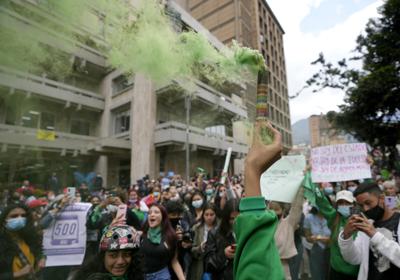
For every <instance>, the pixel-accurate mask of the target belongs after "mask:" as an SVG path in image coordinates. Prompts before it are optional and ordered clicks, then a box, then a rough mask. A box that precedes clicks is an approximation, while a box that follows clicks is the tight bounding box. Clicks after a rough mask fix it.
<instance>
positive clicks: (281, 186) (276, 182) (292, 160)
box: [260, 155, 306, 203]
mask: <svg viewBox="0 0 400 280" xmlns="http://www.w3.org/2000/svg"><path fill="white" fill-rule="evenodd" d="M305 168H306V158H305V157H304V156H303V155H298V156H283V157H282V158H281V159H280V160H278V161H277V162H275V163H274V165H272V166H271V167H270V168H269V169H268V170H267V171H265V172H264V173H263V175H262V176H261V178H260V185H261V193H262V195H263V196H264V197H265V199H266V200H273V201H280V202H287V203H292V202H293V199H294V198H295V196H296V193H297V191H298V189H299V187H300V185H301V183H302V181H303V178H304V170H305Z"/></svg>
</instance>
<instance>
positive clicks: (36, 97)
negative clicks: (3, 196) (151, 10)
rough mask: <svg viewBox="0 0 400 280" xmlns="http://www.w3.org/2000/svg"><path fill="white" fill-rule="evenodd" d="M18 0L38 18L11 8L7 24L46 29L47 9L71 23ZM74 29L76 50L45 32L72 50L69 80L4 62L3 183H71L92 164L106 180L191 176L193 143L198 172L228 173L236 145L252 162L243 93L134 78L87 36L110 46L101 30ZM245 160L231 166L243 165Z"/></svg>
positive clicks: (0, 116) (54, 43)
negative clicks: (239, 127) (244, 134)
mask: <svg viewBox="0 0 400 280" xmlns="http://www.w3.org/2000/svg"><path fill="white" fill-rule="evenodd" d="M21 3H25V4H21ZM15 5H17V6H18V5H26V6H24V7H23V8H24V9H25V8H26V9H31V11H34V12H37V16H36V17H35V19H33V18H26V17H24V16H23V15H21V14H18V13H17V11H18V9H16V10H12V11H11V10H8V8H7V7H4V8H2V9H1V11H0V17H2V18H3V19H7V20H3V21H0V28H5V27H7V28H14V27H18V26H21V24H22V23H23V26H24V28H27V29H28V30H29V29H32V30H36V29H40V30H45V28H44V27H43V26H42V25H41V23H40V17H42V16H45V17H46V20H50V21H51V22H52V24H54V26H57V25H60V24H63V23H62V22H60V21H59V20H57V19H55V18H52V17H51V16H49V15H47V14H46V13H43V11H39V10H38V9H37V7H35V2H34V1H29V3H28V2H20V1H15ZM171 6H172V7H173V8H174V9H175V12H177V13H178V14H179V16H180V18H181V19H182V25H183V26H184V27H185V28H186V29H192V30H195V31H197V32H203V33H204V34H206V35H207V38H208V39H209V41H210V42H211V43H212V44H213V45H214V46H215V47H216V48H220V47H221V46H223V45H222V44H221V43H220V42H219V41H218V39H216V38H215V37H214V36H212V35H211V34H210V33H208V31H207V30H206V29H205V28H204V27H203V26H202V25H201V24H200V23H199V22H197V21H196V20H194V19H193V17H192V16H190V14H189V13H187V12H186V11H185V10H183V9H182V8H180V7H179V6H178V5H176V4H175V3H174V2H171ZM19 8H22V7H19ZM21 10H23V9H21ZM35 20H38V21H35ZM10 23H12V24H11V25H10ZM4 24H7V26H3V25H4ZM71 28H72V31H73V32H75V33H77V34H80V35H82V36H81V38H82V41H74V42H73V44H74V48H68V47H66V46H65V45H63V44H62V43H60V41H59V39H58V38H56V37H55V36H56V35H55V34H53V33H51V32H50V31H48V30H46V31H44V32H48V33H46V35H48V36H44V38H45V40H46V41H45V42H43V43H44V44H46V45H48V46H49V48H52V49H54V50H56V51H59V52H62V53H64V54H67V55H69V56H70V57H71V63H72V64H73V65H74V71H73V73H72V74H71V75H70V76H69V77H68V78H66V79H63V80H57V79H54V78H52V75H51V74H52V73H43V72H41V73H37V72H36V73H35V72H28V71H27V70H21V69H20V70H16V69H13V68H10V67H7V66H4V65H1V62H0V185H8V184H10V185H11V184H14V183H16V182H21V181H22V179H25V178H28V179H30V180H31V181H32V182H33V183H34V184H37V185H41V184H45V183H46V181H47V179H48V178H49V177H50V175H51V173H52V172H56V173H57V176H58V177H59V179H60V181H61V182H62V183H63V185H65V186H66V185H71V184H72V183H73V182H74V179H73V178H74V176H75V177H81V178H83V179H82V180H84V178H85V177H87V176H88V173H89V172H93V171H95V172H99V173H100V174H101V175H102V176H103V178H104V185H105V186H111V185H117V184H121V185H127V184H129V183H130V182H135V181H136V180H137V179H140V178H142V177H143V176H144V175H146V174H149V175H150V176H151V177H156V176H158V174H159V172H166V171H169V170H172V171H174V172H176V173H180V174H182V175H185V167H186V159H185V151H186V149H189V151H190V170H189V171H190V174H193V172H194V171H195V170H196V168H197V167H202V168H203V169H205V170H207V172H208V173H210V174H211V175H218V174H220V172H221V170H222V167H223V164H224V159H225V154H226V151H227V149H228V147H232V150H233V153H232V157H233V159H243V157H244V156H245V154H246V153H247V151H248V146H247V144H246V143H244V141H242V140H240V139H241V138H240V137H239V136H237V135H236V134H235V129H234V125H235V120H237V119H241V120H246V119H247V118H248V110H247V107H246V106H245V104H244V102H243V100H242V98H241V97H240V95H241V94H240V93H235V92H233V91H229V92H221V91H219V90H217V89H215V88H212V87H211V86H209V85H207V84H206V83H204V82H202V81H199V80H198V81H196V82H195V84H194V85H193V86H192V87H191V88H190V89H187V88H185V85H186V84H185V83H182V82H180V81H171V82H170V83H169V84H166V85H163V86H156V85H155V84H154V83H153V82H152V81H150V80H148V79H146V78H145V77H144V76H143V75H141V74H137V75H135V76H132V77H126V76H125V75H123V74H122V73H121V72H120V71H119V70H118V69H111V70H110V68H109V65H108V64H107V60H106V57H105V56H104V55H103V54H102V52H101V50H99V49H97V48H96V47H94V46H93V45H90V44H88V41H89V40H87V38H89V39H90V40H96V41H98V42H100V43H101V41H102V38H101V36H95V35H94V34H91V33H90V32H88V30H87V29H85V28H83V27H80V26H71ZM178 29H179V26H178ZM15 31H16V32H17V30H15ZM78 38H80V37H78ZM188 93H190V95H188ZM187 96H190V98H187ZM187 104H190V106H187ZM187 116H189V117H190V118H189V123H187V118H186V117H187ZM43 133H44V135H43ZM187 144H188V145H187ZM241 166H242V165H240V162H239V163H238V165H237V166H231V171H233V169H234V168H235V171H236V172H238V171H239V172H240V171H241V168H242V167H241Z"/></svg>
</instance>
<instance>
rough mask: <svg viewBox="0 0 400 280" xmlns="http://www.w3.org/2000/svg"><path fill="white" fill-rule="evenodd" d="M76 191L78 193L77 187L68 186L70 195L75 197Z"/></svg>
mask: <svg viewBox="0 0 400 280" xmlns="http://www.w3.org/2000/svg"><path fill="white" fill-rule="evenodd" d="M75 193H76V188H74V187H68V188H67V194H68V195H69V197H71V198H75Z"/></svg>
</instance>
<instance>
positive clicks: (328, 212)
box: [315, 191, 359, 276]
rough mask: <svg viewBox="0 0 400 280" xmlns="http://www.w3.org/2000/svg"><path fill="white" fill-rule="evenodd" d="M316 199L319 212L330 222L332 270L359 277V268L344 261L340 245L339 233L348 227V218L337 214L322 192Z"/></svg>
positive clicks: (318, 193)
mask: <svg viewBox="0 0 400 280" xmlns="http://www.w3.org/2000/svg"><path fill="white" fill-rule="evenodd" d="M315 199H316V203H317V206H318V208H319V211H320V212H321V214H322V215H323V216H324V217H325V219H326V220H327V221H328V227H329V229H330V230H331V232H332V235H331V252H330V263H331V266H332V268H333V269H334V270H336V271H337V272H341V273H344V274H347V275H352V276H357V275H358V268H359V266H358V265H352V264H349V263H348V262H346V261H345V260H344V259H343V257H342V254H341V252H340V249H339V244H338V236H339V233H340V231H341V230H343V228H344V226H345V225H346V223H347V218H346V217H343V216H342V215H340V214H339V213H337V211H336V209H335V208H334V207H333V206H332V205H331V204H330V203H329V201H328V199H327V198H326V196H324V195H321V193H320V192H318V191H317V194H316V196H315ZM355 236H356V234H355ZM355 236H353V237H355Z"/></svg>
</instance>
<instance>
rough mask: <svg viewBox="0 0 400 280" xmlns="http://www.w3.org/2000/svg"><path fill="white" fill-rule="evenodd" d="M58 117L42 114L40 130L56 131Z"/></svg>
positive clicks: (46, 113)
mask: <svg viewBox="0 0 400 280" xmlns="http://www.w3.org/2000/svg"><path fill="white" fill-rule="evenodd" d="M55 124H56V116H55V115H54V114H52V113H48V112H42V113H41V114H40V128H41V129H45V130H54V127H55Z"/></svg>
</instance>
